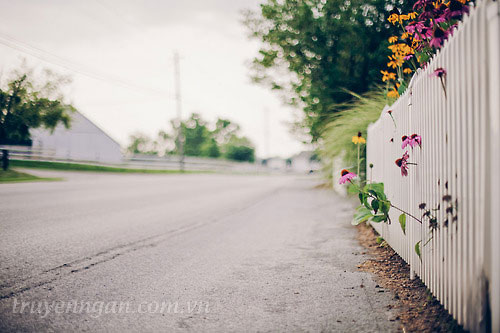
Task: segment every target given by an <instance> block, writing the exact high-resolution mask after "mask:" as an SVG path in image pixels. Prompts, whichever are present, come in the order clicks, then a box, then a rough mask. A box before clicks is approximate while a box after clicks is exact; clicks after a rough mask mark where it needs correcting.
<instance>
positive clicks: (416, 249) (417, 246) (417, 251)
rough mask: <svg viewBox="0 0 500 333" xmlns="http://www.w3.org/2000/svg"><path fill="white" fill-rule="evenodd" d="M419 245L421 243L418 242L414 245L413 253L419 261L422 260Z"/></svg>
mask: <svg viewBox="0 0 500 333" xmlns="http://www.w3.org/2000/svg"><path fill="white" fill-rule="evenodd" d="M420 243H422V241H418V242H417V244H415V253H416V254H417V256H418V257H419V258H420V260H422V257H421V253H420Z"/></svg>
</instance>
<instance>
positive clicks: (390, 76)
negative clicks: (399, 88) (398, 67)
mask: <svg viewBox="0 0 500 333" xmlns="http://www.w3.org/2000/svg"><path fill="white" fill-rule="evenodd" d="M380 73H382V75H383V77H382V81H383V82H385V81H388V80H396V73H391V72H388V71H380Z"/></svg>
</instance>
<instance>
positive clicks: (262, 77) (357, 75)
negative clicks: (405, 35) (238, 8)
mask: <svg viewBox="0 0 500 333" xmlns="http://www.w3.org/2000/svg"><path fill="white" fill-rule="evenodd" d="M411 5H412V4H411V2H410V1H402V0H282V1H278V0H267V1H266V2H265V3H264V4H262V5H261V8H260V11H259V12H258V13H257V12H250V11H249V12H247V13H246V14H245V20H244V23H245V25H246V26H247V27H248V28H249V30H250V31H251V36H252V37H253V38H256V39H258V40H260V41H261V42H262V44H263V45H262V47H261V49H260V50H259V54H258V56H256V57H255V59H254V60H253V63H252V78H253V80H254V81H255V82H258V83H262V84H265V85H267V86H269V87H270V88H271V89H273V90H276V91H279V92H281V94H282V96H283V98H284V100H285V101H286V102H287V103H288V104H290V105H293V106H296V107H300V108H302V109H303V110H304V119H303V122H302V123H301V124H300V126H299V128H305V129H306V131H307V133H308V134H309V135H310V139H311V140H312V141H316V140H317V139H318V138H319V137H320V135H321V133H322V131H323V126H324V125H325V124H326V123H327V121H326V120H328V119H330V118H331V117H332V115H333V114H335V113H336V112H337V110H336V108H335V105H336V104H337V103H342V102H345V101H347V100H350V99H351V94H349V93H348V92H347V91H352V92H356V93H362V92H365V91H367V90H368V89H369V88H370V86H371V85H373V84H374V83H375V82H379V81H380V72H379V70H380V69H382V68H384V66H385V62H386V61H387V57H386V56H387V55H389V54H390V53H389V51H388V50H387V46H388V45H389V44H388V41H387V39H388V37H390V36H391V34H392V33H393V29H394V27H392V26H391V25H390V24H388V22H387V20H386V19H387V17H388V15H389V11H390V10H392V9H393V8H394V7H397V8H400V7H405V8H404V10H406V8H410V6H411Z"/></svg>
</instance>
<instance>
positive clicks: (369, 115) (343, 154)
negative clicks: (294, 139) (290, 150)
mask: <svg viewBox="0 0 500 333" xmlns="http://www.w3.org/2000/svg"><path fill="white" fill-rule="evenodd" d="M351 94H352V95H353V97H354V99H353V100H352V101H351V102H349V103H343V104H338V105H336V106H335V107H334V108H335V109H336V110H339V111H338V112H336V113H335V114H334V115H333V116H332V117H331V118H330V119H329V120H328V124H327V125H326V126H325V130H324V131H323V135H322V144H321V145H320V148H319V154H320V156H321V160H322V161H323V165H324V167H323V171H324V173H325V176H326V177H327V178H328V179H330V180H331V178H332V170H333V165H332V164H333V161H334V160H335V159H336V158H342V159H343V161H342V162H343V165H344V167H345V168H346V169H349V170H350V171H353V172H356V168H357V154H358V151H357V148H358V147H357V146H356V145H355V144H354V143H353V142H352V137H353V136H356V135H357V134H358V132H361V133H362V136H363V137H364V138H366V130H367V127H368V125H369V124H370V123H372V122H375V121H376V120H377V119H378V118H379V117H380V114H381V112H382V109H383V108H384V107H385V105H386V104H388V103H390V102H392V100H388V99H387V97H386V96H385V93H384V91H383V90H382V89H377V90H374V91H371V92H368V93H366V94H364V95H362V96H360V95H357V94H355V93H351ZM360 148H361V153H360V156H361V159H362V160H361V167H360V173H361V174H360V177H362V178H364V175H365V174H366V163H365V157H366V145H364V144H362V145H361V147H360ZM339 177H340V175H339Z"/></svg>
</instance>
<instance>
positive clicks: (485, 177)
mask: <svg viewBox="0 0 500 333" xmlns="http://www.w3.org/2000/svg"><path fill="white" fill-rule="evenodd" d="M440 67H441V68H444V69H445V70H446V71H447V75H446V80H445V81H446V83H445V86H446V96H445V93H444V90H443V88H442V86H441V81H440V79H439V78H437V77H431V76H430V74H432V73H433V72H434V70H435V69H437V68H440ZM388 110H392V115H393V117H394V120H395V123H396V126H395V125H394V123H393V121H392V119H391V118H390V116H389V115H388V114H387V111H388ZM414 133H416V134H419V135H421V136H422V149H419V148H418V147H417V148H414V149H408V150H409V154H410V159H409V161H410V162H414V163H417V165H410V166H409V175H408V177H402V175H401V172H400V169H399V168H398V167H397V166H396V164H395V160H396V159H398V158H401V157H402V155H403V150H402V149H401V137H402V136H403V135H411V134H414ZM391 139H393V141H394V142H391ZM370 163H373V169H372V170H371V173H372V180H373V181H374V182H375V181H376V182H383V183H384V185H385V191H386V193H387V195H388V198H389V199H390V200H391V201H392V202H393V204H394V205H396V206H399V207H401V208H403V209H405V210H407V211H408V212H410V213H411V214H413V215H414V216H417V217H421V216H422V213H423V211H422V210H421V209H419V204H421V203H426V206H427V207H431V208H437V207H438V205H439V208H440V209H439V210H436V211H434V214H435V215H436V217H437V219H438V223H439V228H438V229H437V230H435V231H433V232H431V231H430V228H429V219H428V218H424V219H423V223H422V224H420V223H419V222H417V221H415V220H413V219H411V218H409V217H407V221H406V234H404V233H403V231H402V229H401V227H400V225H399V223H398V216H399V214H398V212H397V211H396V210H394V209H392V211H391V212H392V214H391V219H392V221H393V222H392V223H391V224H383V223H380V224H377V223H372V224H373V226H374V227H375V229H376V230H377V231H378V232H379V233H380V234H381V235H382V237H383V238H384V239H385V240H386V241H387V242H388V243H389V244H390V245H391V247H393V248H394V250H395V251H396V252H397V253H398V254H399V255H400V256H401V257H402V258H403V259H404V260H405V261H406V262H408V263H409V264H410V266H411V271H412V274H417V275H418V276H419V277H420V278H421V279H422V281H423V282H424V283H425V284H426V285H427V286H428V287H429V289H430V290H431V292H432V293H433V295H434V296H435V297H436V298H437V299H438V300H439V301H440V302H441V303H442V304H443V305H444V307H445V308H446V309H447V310H448V311H449V312H450V313H451V314H452V315H453V316H454V317H455V318H456V319H457V320H458V322H459V323H460V324H462V325H464V327H465V328H466V329H468V330H471V331H486V330H491V331H493V332H500V170H499V169H500V24H499V5H498V2H496V1H492V0H483V1H478V2H477V3H476V5H475V7H474V6H473V7H472V8H471V12H470V15H469V16H468V17H466V18H465V19H464V21H463V22H462V23H461V24H460V25H459V27H458V28H457V30H455V32H454V34H453V36H452V37H451V38H449V40H448V41H446V42H445V45H444V46H443V48H442V49H441V50H440V52H438V54H436V55H435V57H434V58H433V59H432V61H431V62H430V63H429V64H428V66H427V67H426V68H425V69H424V70H419V71H418V72H417V73H416V75H415V76H414V77H413V79H412V81H411V83H410V85H409V88H408V89H407V90H406V92H405V93H404V94H403V95H402V96H401V97H400V98H399V99H398V100H397V101H396V102H395V103H394V105H392V106H391V107H386V108H385V109H384V110H383V112H382V114H381V117H380V119H379V120H378V121H377V122H376V123H374V124H372V125H371V126H370V127H369V129H368V143H367V164H368V165H369V164H370ZM367 170H368V176H370V169H369V168H368V167H367ZM368 178H370V177H368ZM445 195H450V196H451V198H452V199H451V200H452V201H446V200H443V196H445ZM451 203H453V204H457V205H456V207H454V208H453V212H448V213H447V212H446V208H447V207H448V206H449V205H450V204H451ZM455 208H457V209H455ZM453 216H456V220H454V219H453ZM446 224H447V226H446ZM419 241H422V243H421V244H422V246H421V258H419V256H418V255H417V254H416V252H415V244H416V243H417V242H419ZM425 243H427V244H426V245H425V246H424V244H425ZM489 318H490V319H489ZM490 325H491V326H490Z"/></svg>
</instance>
